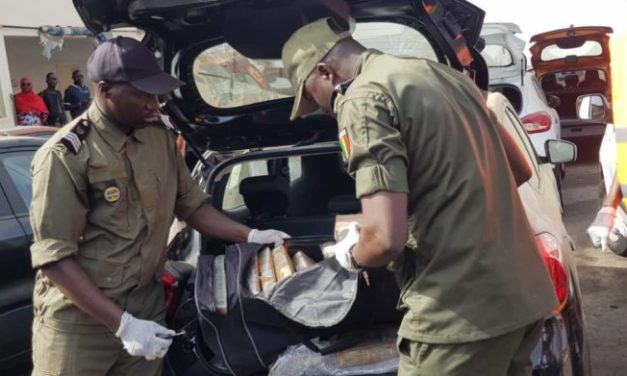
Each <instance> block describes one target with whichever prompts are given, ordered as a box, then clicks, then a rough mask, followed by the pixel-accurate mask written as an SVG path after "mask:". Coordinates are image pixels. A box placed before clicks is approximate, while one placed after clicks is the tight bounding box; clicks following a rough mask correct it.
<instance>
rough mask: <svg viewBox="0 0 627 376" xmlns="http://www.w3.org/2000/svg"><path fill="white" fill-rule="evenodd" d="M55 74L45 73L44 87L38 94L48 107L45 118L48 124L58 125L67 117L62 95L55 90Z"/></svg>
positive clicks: (56, 81)
mask: <svg viewBox="0 0 627 376" xmlns="http://www.w3.org/2000/svg"><path fill="white" fill-rule="evenodd" d="M57 83H58V79H57V75H56V74H54V73H53V72H49V73H48V74H46V85H48V87H46V89H45V90H43V91H42V92H41V93H39V96H40V97H41V98H42V99H43V100H44V103H45V104H46V106H47V107H48V119H47V120H46V122H47V124H48V125H51V126H55V127H60V126H62V125H64V124H65V123H67V117H66V116H65V110H64V108H63V95H62V94H61V92H60V91H59V90H57Z"/></svg>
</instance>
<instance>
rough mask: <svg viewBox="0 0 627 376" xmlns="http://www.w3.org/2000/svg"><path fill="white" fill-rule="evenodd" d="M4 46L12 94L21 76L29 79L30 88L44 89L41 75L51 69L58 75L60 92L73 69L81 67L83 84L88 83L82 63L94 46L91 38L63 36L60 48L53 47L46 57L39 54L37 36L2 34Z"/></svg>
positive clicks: (69, 82)
mask: <svg viewBox="0 0 627 376" xmlns="http://www.w3.org/2000/svg"><path fill="white" fill-rule="evenodd" d="M5 45H6V51H7V58H8V61H9V73H10V76H11V86H12V88H13V91H12V92H13V94H15V93H18V92H19V91H20V88H19V79H20V77H22V76H28V77H30V78H31V80H33V90H35V91H36V92H39V91H41V90H43V89H45V88H46V83H45V79H46V77H45V76H46V73H48V72H55V73H56V74H57V76H58V77H59V85H58V89H59V90H61V92H63V90H65V88H66V87H67V86H68V85H70V84H71V83H72V76H71V75H72V71H73V70H74V69H80V70H82V71H83V74H85V83H86V84H88V85H89V84H91V82H89V79H87V76H86V72H87V68H86V66H85V64H86V63H87V59H88V58H89V55H90V54H91V53H92V51H93V50H94V48H95V46H94V42H93V39H92V38H65V41H64V42H63V50H61V51H59V50H58V49H55V50H53V52H52V58H51V59H50V60H47V59H46V58H45V57H43V56H42V55H41V51H42V47H41V45H40V44H39V38H34V37H6V38H5Z"/></svg>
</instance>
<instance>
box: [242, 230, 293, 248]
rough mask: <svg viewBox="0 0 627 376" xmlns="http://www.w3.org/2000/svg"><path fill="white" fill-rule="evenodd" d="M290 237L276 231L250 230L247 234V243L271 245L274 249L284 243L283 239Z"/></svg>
mask: <svg viewBox="0 0 627 376" xmlns="http://www.w3.org/2000/svg"><path fill="white" fill-rule="evenodd" d="M289 237H290V236H289V235H288V234H286V233H284V232H282V231H277V230H257V229H256V228H254V229H252V230H250V232H249V233H248V242H249V243H258V244H270V243H273V244H274V246H275V247H278V246H280V245H281V244H283V243H285V240H284V239H288V238H289Z"/></svg>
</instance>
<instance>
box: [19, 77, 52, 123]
mask: <svg viewBox="0 0 627 376" xmlns="http://www.w3.org/2000/svg"><path fill="white" fill-rule="evenodd" d="M20 89H21V90H22V91H21V92H19V93H17V94H15V112H16V115H17V124H18V125H45V124H46V118H47V117H48V108H47V107H46V104H45V103H44V101H43V99H41V97H40V96H38V95H37V94H35V92H34V91H33V81H32V80H31V79H30V78H28V77H22V78H20Z"/></svg>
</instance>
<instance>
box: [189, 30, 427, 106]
mask: <svg viewBox="0 0 627 376" xmlns="http://www.w3.org/2000/svg"><path fill="white" fill-rule="evenodd" d="M353 37H354V38H355V39H356V40H358V41H359V42H361V43H362V44H363V45H364V46H366V47H367V48H375V49H377V50H380V51H383V52H385V53H389V54H392V55H396V56H405V57H421V58H426V59H431V60H436V61H437V56H436V54H435V51H434V50H433V48H432V47H431V45H430V43H429V42H428V40H427V39H426V38H425V37H424V36H423V35H422V34H421V33H420V32H418V31H417V30H415V29H413V28H411V27H409V26H405V25H400V24H394V23H388V22H370V23H359V24H357V26H356V29H355V32H354V34H353ZM193 72H194V81H195V83H196V86H197V88H198V91H199V92H200V95H201V97H202V99H203V100H204V101H205V102H206V103H207V104H208V105H210V106H212V107H217V108H236V107H241V106H246V105H250V104H254V103H261V102H266V101H271V100H275V99H281V98H287V97H291V96H293V95H294V90H293V88H292V85H291V84H290V82H289V80H288V79H287V78H286V77H285V75H284V73H283V64H282V62H281V60H261V59H249V58H247V57H245V56H243V55H241V54H240V53H238V52H237V51H235V50H234V49H233V48H232V47H231V46H229V45H228V44H226V43H223V44H220V45H217V46H213V47H211V48H209V49H207V50H205V51H203V52H202V53H200V54H199V55H198V57H197V58H196V60H195V61H194V67H193Z"/></svg>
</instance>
